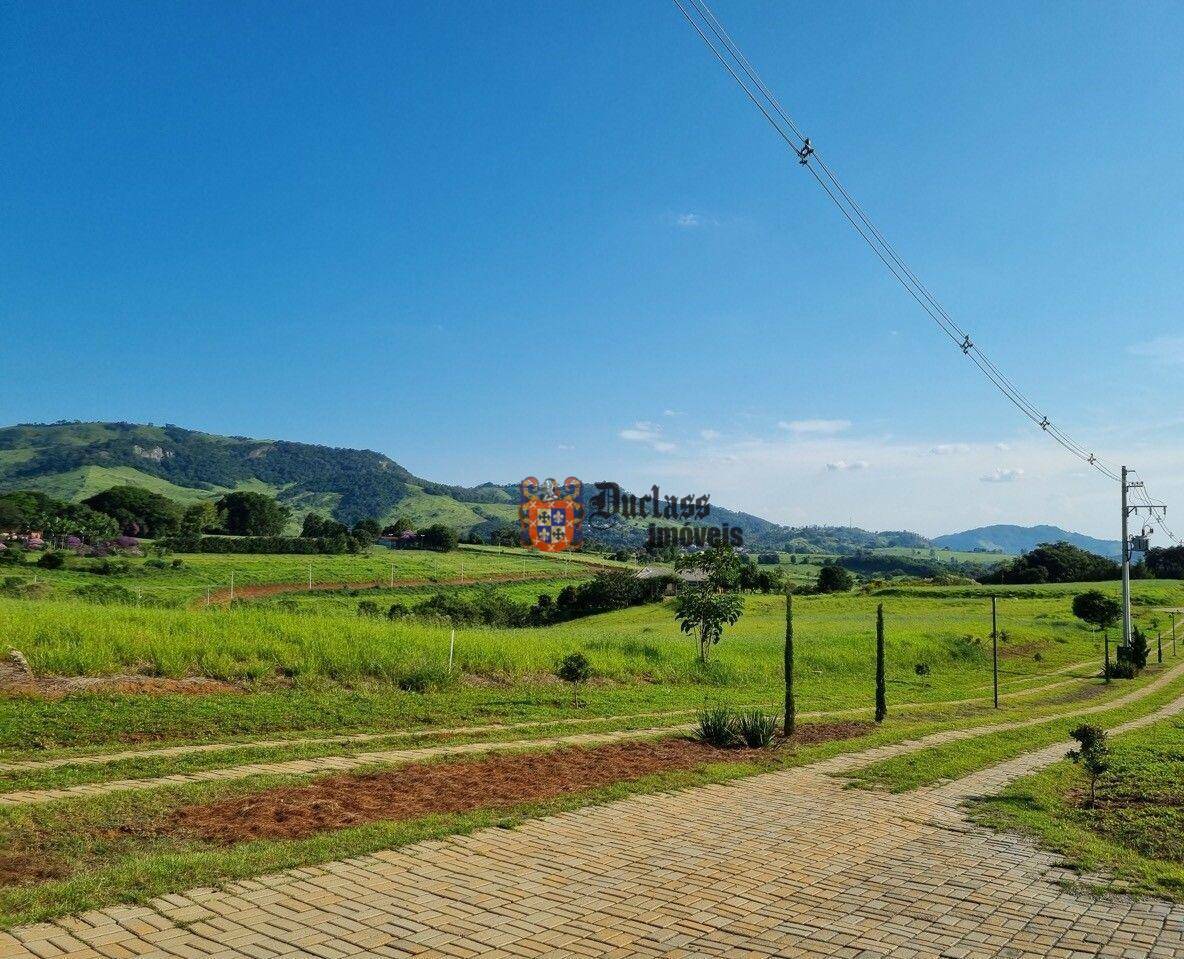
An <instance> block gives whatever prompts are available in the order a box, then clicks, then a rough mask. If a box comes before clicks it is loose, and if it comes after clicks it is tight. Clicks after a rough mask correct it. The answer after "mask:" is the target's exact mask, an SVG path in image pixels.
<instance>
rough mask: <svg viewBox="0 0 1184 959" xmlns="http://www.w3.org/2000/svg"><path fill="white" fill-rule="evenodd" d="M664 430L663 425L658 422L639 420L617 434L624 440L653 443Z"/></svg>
mask: <svg viewBox="0 0 1184 959" xmlns="http://www.w3.org/2000/svg"><path fill="white" fill-rule="evenodd" d="M661 432H662V427H660V426H659V425H658V424H657V423H651V422H649V421H648V420H638V421H637V422H636V423H634V424H633V425H632V426H631V427H630V428H629V429H625V430H621V432H620V433H618V434H617V435H618V436H620V437H621V439H623V440H630V441H632V442H634V443H652V442H653V441H654V440H656V439H658V436H659V434H660V433H661Z"/></svg>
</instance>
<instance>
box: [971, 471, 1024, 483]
mask: <svg viewBox="0 0 1184 959" xmlns="http://www.w3.org/2000/svg"><path fill="white" fill-rule="evenodd" d="M1023 478H1024V471H1023V470H1021V469H1003V468H1002V467H996V468H995V469H994V470H992V471H991V472H990V473H988V474H987V475H986V476H980V477H979V480H981V481H982V482H984V483H1016V482H1018V481H1019V480H1021V479H1023Z"/></svg>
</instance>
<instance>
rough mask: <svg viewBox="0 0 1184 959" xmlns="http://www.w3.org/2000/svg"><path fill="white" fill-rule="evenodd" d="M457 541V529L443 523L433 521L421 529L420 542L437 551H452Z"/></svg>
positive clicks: (426, 547) (425, 546)
mask: <svg viewBox="0 0 1184 959" xmlns="http://www.w3.org/2000/svg"><path fill="white" fill-rule="evenodd" d="M457 542H458V539H457V536H456V530H454V529H452V528H451V527H448V526H445V525H444V524H443V523H433V524H432V525H431V526H425V527H424V528H423V529H421V530H420V531H419V544H420V545H421V546H422V547H423V548H424V549H431V550H435V551H436V552H437V553H448V552H451V551H452V550H454V549H456V545H457Z"/></svg>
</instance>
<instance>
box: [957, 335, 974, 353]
mask: <svg viewBox="0 0 1184 959" xmlns="http://www.w3.org/2000/svg"><path fill="white" fill-rule="evenodd" d="M960 346H961V347H962V352H963V353H965V354H966V355H967V356H969V355H970V350H971V347H973V346H974V344H973V343H971V342H970V334H969V333H967V334H966V336H965V337H963V339H962V342H961V344H960Z"/></svg>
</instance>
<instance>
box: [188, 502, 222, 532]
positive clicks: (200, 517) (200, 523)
mask: <svg viewBox="0 0 1184 959" xmlns="http://www.w3.org/2000/svg"><path fill="white" fill-rule="evenodd" d="M217 522H218V511H217V510H216V509H214V504H213V503H211V502H210V501H209V500H201V501H200V502H197V503H190V504H189V505H188V506H186V507H185V512H184V513H182V514H181V532H182V533H184V534H185V535H187V536H200V535H201V534H202V533H204V532H205V531H206V530H207V529H210V528H211V527H212V526H214V525H215V524H216V523H217Z"/></svg>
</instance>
